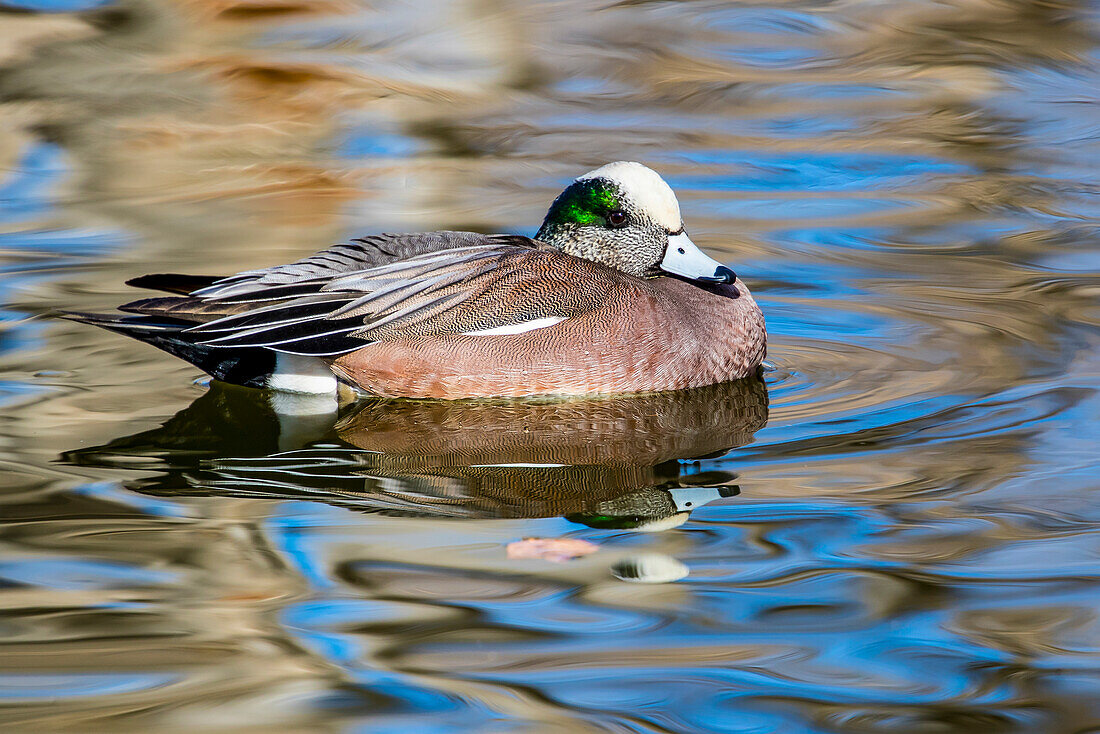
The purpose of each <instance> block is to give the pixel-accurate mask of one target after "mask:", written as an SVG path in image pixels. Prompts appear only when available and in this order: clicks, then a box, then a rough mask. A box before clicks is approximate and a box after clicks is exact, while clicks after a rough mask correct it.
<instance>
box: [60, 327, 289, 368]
mask: <svg viewBox="0 0 1100 734" xmlns="http://www.w3.org/2000/svg"><path fill="white" fill-rule="evenodd" d="M58 315H59V316H61V317H62V318H66V319H69V320H71V321H79V322H81V323H85V324H93V325H94V326H99V327H101V328H104V329H107V330H109V331H114V332H117V333H119V334H125V335H126V336H129V337H132V338H134V339H137V340H138V341H143V342H145V343H146V344H151V345H153V346H154V347H156V348H157V349H161V350H164V351H165V352H168V353H169V354H171V355H172V356H174V357H179V358H180V359H182V360H185V361H187V362H190V363H191V364H193V365H195V366H196V367H198V368H199V369H201V370H202V371H203V372H205V373H206V374H208V375H210V376H211V377H214V378H216V379H219V380H222V381H223V382H229V383H232V384H234V385H244V386H245V387H265V386H266V385H267V378H268V377H269V376H270V375H271V373H272V371H274V369H275V357H276V355H275V353H274V352H272V351H271V350H268V349H263V348H258V347H241V348H233V349H226V348H221V349H219V348H215V347H210V346H207V345H205V344H196V343H195V342H194V341H193V339H192V337H190V336H189V335H188V334H187V333H186V332H185V331H184V330H185V329H187V328H188V327H190V326H194V322H188V321H183V320H176V319H171V318H163V317H155V316H128V315H123V314H99V313H80V312H71V311H70V312H64V313H61V314H58Z"/></svg>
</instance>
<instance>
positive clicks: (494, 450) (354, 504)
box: [63, 379, 768, 530]
mask: <svg viewBox="0 0 1100 734" xmlns="http://www.w3.org/2000/svg"><path fill="white" fill-rule="evenodd" d="M310 400H311V399H309V398H302V399H295V398H290V397H288V396H286V395H269V394H264V393H261V392H258V391H254V390H247V389H241V388H235V387H232V386H227V385H221V384H215V385H214V386H212V387H211V389H210V390H209V391H208V392H206V393H205V394H204V395H202V396H201V397H199V398H198V399H197V400H195V402H194V403H193V404H192V405H191V406H189V407H188V408H186V409H185V410H183V411H181V412H180V413H178V414H177V415H175V416H174V417H172V418H171V419H170V420H169V421H167V422H166V423H165V424H164V425H163V426H161V427H159V428H157V429H154V430H152V431H147V432H144V433H140V434H136V435H134V436H128V437H125V438H120V439H116V440H114V441H112V442H110V443H108V444H106V445H104V446H99V447H95V448H88V449H81V450H77V451H72V452H69V453H67V454H65V455H64V457H63V458H64V459H65V460H67V461H69V462H74V463H80V464H85V465H88V464H92V465H99V466H113V467H121V466H130V467H134V468H142V469H150V468H153V469H160V470H162V473H161V474H160V475H159V476H156V477H154V478H151V479H142V480H139V481H136V482H133V483H131V485H130V486H131V488H132V489H135V490H138V491H142V492H146V493H153V494H158V495H176V496H180V495H206V494H219V495H231V496H235V497H246V496H254V497H268V498H287V499H289V498H298V499H301V498H310V499H317V500H321V501H325V502H329V503H332V504H336V505H341V506H346V507H351V508H354V509H359V510H364V511H374V512H384V513H388V514H406V515H420V516H450V517H466V518H536V517H551V516H557V515H561V516H564V517H566V518H568V519H569V520H572V521H574V522H578V523H583V524H586V525H590V526H593V527H613V528H633V529H637V530H661V529H665V528H669V527H675V526H676V525H679V524H681V523H683V522H684V521H685V520H686V519H687V517H688V514H689V513H690V512H691V511H692V510H693V509H695V508H696V507H699V506H701V505H704V504H707V503H708V502H711V501H713V500H715V499H718V498H720V497H730V496H733V495H736V494H737V493H738V488H737V486H736V485H735V484H734V480H735V475H734V474H732V473H730V472H726V471H704V472H699V471H698V466H697V465H694V464H688V465H686V466H685V464H684V463H683V462H684V460H689V461H690V460H694V459H704V458H707V457H713V456H718V455H721V454H723V453H725V452H726V451H728V450H730V449H731V448H735V447H737V446H741V445H742V444H745V443H747V442H749V441H750V440H751V439H752V436H753V434H754V433H755V432H756V431H757V430H759V429H760V428H761V427H762V426H763V425H764V424H765V423H766V422H767V415H768V403H767V391H766V389H765V387H764V384H763V382H761V381H760V380H757V379H750V380H742V381H739V382H736V383H727V384H723V385H712V386H710V387H706V388H700V389H697V390H690V391H681V392H675V393H660V394H653V395H645V396H632V397H619V398H607V399H601V400H593V399H584V400H579V399H578V400H553V401H551V400H545V401H513V402H483V401H461V402H434V401H433V402H428V401H407V400H371V401H367V402H360V403H357V404H355V405H352V406H349V407H347V408H346V409H344V410H342V411H338V412H337V411H335V410H333V411H332V412H329V411H328V410H327V408H326V406H324V405H317V404H315V403H311V402H310ZM327 407H331V408H335V405H331V406H327Z"/></svg>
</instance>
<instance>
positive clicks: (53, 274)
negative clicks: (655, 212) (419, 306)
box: [0, 0, 1100, 734]
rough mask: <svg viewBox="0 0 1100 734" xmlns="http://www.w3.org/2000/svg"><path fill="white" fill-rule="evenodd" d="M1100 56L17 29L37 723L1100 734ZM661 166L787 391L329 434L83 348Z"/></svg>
mask: <svg viewBox="0 0 1100 734" xmlns="http://www.w3.org/2000/svg"><path fill="white" fill-rule="evenodd" d="M1098 39H1100V12H1098V6H1097V5H1096V4H1095V3H1089V2H1084V1H1081V2H1078V1H1077V0H1054V1H1052V2H1039V1H1038V0H996V1H995V0H942V1H940V2H931V1H928V2H923V1H920V0H916V1H913V0H909V1H905V0H884V1H881V2H870V1H869V0H868V1H863V0H857V1H856V2H851V3H836V2H810V1H803V0H794V1H793V2H767V1H765V2H760V3H753V2H746V3H725V2H704V1H700V2H684V3H671V2H629V3H604V4H600V5H598V6H596V5H594V4H591V3H583V2H579V0H578V1H572V0H567V1H566V2H527V3H522V2H507V1H501V2H496V1H494V0H483V1H480V2H472V1H467V2H457V3H453V4H448V5H446V6H444V7H441V6H438V5H437V4H435V3H431V2H400V3H399V2H388V1H386V0H380V1H379V2H363V3H357V2H354V0H186V1H184V0H121V1H120V2H118V3H115V4H109V3H102V2H98V1H92V2H80V1H78V0H72V1H71V0H66V1H65V2H60V3H59V2H52V1H51V2H48V3H41V4H39V3H38V2H37V0H20V2H18V3H17V4H16V5H9V6H8V7H7V9H5V10H0V259H2V261H0V268H2V272H3V277H2V279H0V401H2V402H0V406H2V408H0V461H2V469H0V490H2V493H0V502H2V505H0V507H2V509H0V615H2V616H0V722H2V723H3V728H4V729H5V731H13V732H14V731H20V732H21V731H51V732H99V731H104V732H107V731H109V732H175V731H181V732H182V731H187V732H194V731H218V732H260V731H281V732H297V731H301V732H358V731H362V732H366V731H370V732H410V731H415V732H459V731H479V732H480V731H485V732H488V731H494V732H495V731H500V732H504V731H508V732H512V731H538V732H551V731H561V732H588V731H593V732H595V731H631V732H688V731H716V732H717V731H721V732H759V733H764V732H860V733H864V732H921V733H925V732H927V733H936V734H940V733H943V732H979V731H980V732H1065V733H1067V734H1069V733H1070V732H1076V733H1083V732H1093V731H1100V585H1098V582H1100V502H1098V500H1100V480H1098V478H1097V477H1098V476H1100V459H1098V456H1100V451H1098V450H1097V444H1098V440H1097V439H1098V436H1100V431H1098V429H1097V425H1098V423H1097V421H1098V418H1100V393H1098V388H1100V328H1098V327H1100V279H1098V277H1097V275H1098V273H1100V224H1098V221H1100V220H1098V218H1097V217H1098V215H1100V205H1098V202H1100V198H1098V197H1097V194H1098V187H1097V171H1098V170H1100V112H1098V104H1100V97H1098V90H1100V40H1098ZM618 159H633V160H640V161H643V162H645V163H647V164H649V165H651V166H653V167H655V168H657V169H658V170H659V171H660V172H661V173H662V174H663V175H665V176H666V178H667V180H668V181H669V182H670V183H671V184H672V186H673V187H674V188H675V189H676V190H677V192H678V193H679V195H680V201H681V204H682V207H683V210H684V215H685V220H686V221H687V224H688V227H689V228H690V230H691V232H692V236H693V238H694V239H695V241H696V242H697V243H699V244H700V245H701V246H703V247H704V248H706V249H707V250H708V251H709V252H710V253H711V254H712V255H714V256H715V257H716V258H717V259H719V260H722V261H723V262H726V263H729V264H730V265H731V266H732V267H733V268H734V269H735V270H736V271H737V272H738V274H739V275H740V276H741V277H742V278H743V279H744V280H745V281H746V283H748V285H749V287H750V288H751V289H752V290H753V293H754V295H755V296H756V298H757V300H758V301H759V302H760V303H761V305H762V307H763V309H764V312H765V314H766V316H767V320H768V327H769V332H770V342H769V362H770V363H771V366H772V367H773V369H771V370H770V371H768V372H767V373H766V375H765V379H764V382H765V383H766V384H761V383H759V382H750V383H746V384H739V385H726V386H716V387H713V388H708V389H705V390H699V391H694V392H689V393H684V394H680V395H655V396H641V397H636V398H628V399H618V400H599V401H559V402H554V401H535V402H530V403H518V404H516V403H514V404H493V403H466V404H453V405H442V404H432V403H409V402H404V403H402V402H391V403H386V402H382V401H364V402H362V403H360V404H357V405H350V406H345V408H344V409H343V410H342V411H341V413H340V414H339V415H334V416H323V415H322V416H316V415H315V416H312V417H310V416H308V415H302V414H300V415H298V416H297V417H295V416H293V415H289V416H288V413H293V412H294V411H293V410H289V411H288V410H286V409H285V408H286V406H280V405H278V404H273V402H272V400H273V399H272V397H271V396H268V395H264V394H262V393H257V392H254V391H249V390H244V389H234V388H227V387H224V386H219V385H214V386H209V387H207V386H206V385H205V384H204V383H203V382H202V381H201V380H198V379H197V378H199V377H200V375H199V374H198V373H197V372H196V370H194V369H193V368H191V367H190V366H188V365H186V364H183V363H181V362H178V361H175V360H173V359H171V358H170V357H168V356H166V355H163V354H161V353H159V352H157V351H156V350H154V349H152V348H149V347H147V346H144V345H142V344H139V343H137V342H133V341H130V340H127V339H124V338H122V337H119V336H116V335H113V334H110V333H107V332H103V331H100V330H96V329H93V328H90V327H87V326H84V325H80V324H74V323H68V322H59V321H57V320H55V319H52V318H49V316H48V314H49V312H51V311H52V310H55V309H59V308H67V309H74V310H96V309H104V308H109V307H111V306H113V305H114V304H116V303H119V302H121V301H123V300H127V299H129V298H131V297H133V292H132V291H130V290H129V289H127V288H126V287H125V286H124V285H122V284H123V282H124V281H125V280H126V279H127V278H129V277H133V276H136V275H139V274H143V273H149V272H173V271H183V272H198V273H210V274H227V273H232V272H236V271H238V270H242V269H246V268H252V267H260V266H266V265H270V264H276V263H281V262H285V261H288V260H290V259H294V258H297V257H300V256H302V255H305V254H308V253H310V252H313V251H315V250H317V249H320V248H322V247H324V246H327V245H328V244H330V243H333V242H338V241H341V240H344V239H346V238H348V237H352V236H355V235H357V234H364V233H368V232H377V231H416V230H428V229H437V228H451V229H474V230H479V231H515V232H521V233H524V234H532V233H533V232H534V231H535V229H536V228H537V226H538V224H539V222H540V221H541V217H542V214H543V213H544V211H545V208H546V206H547V205H548V204H549V202H550V201H551V199H552V198H553V196H554V195H555V194H556V193H557V191H558V190H560V189H561V188H562V186H563V185H564V184H565V183H566V182H567V181H568V180H569V179H570V178H572V177H573V176H576V175H578V174H580V173H582V172H584V171H586V170H589V169H591V168H594V167H596V166H597V165H600V164H602V163H604V162H607V161H609V160H618ZM299 412H300V411H299ZM529 537H539V538H556V539H570V540H583V541H588V542H589V543H592V544H594V545H595V546H596V550H595V552H593V553H590V554H588V555H585V556H583V557H580V558H577V559H574V560H571V561H567V562H552V561H549V560H540V559H522V558H517V557H514V556H515V554H511V556H510V554H509V552H508V547H509V544H512V543H514V542H516V541H519V540H522V539H524V538H529Z"/></svg>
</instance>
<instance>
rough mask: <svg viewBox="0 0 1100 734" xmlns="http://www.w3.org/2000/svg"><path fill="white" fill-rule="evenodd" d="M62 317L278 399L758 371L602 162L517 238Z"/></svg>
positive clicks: (174, 280)
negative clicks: (282, 395)
mask: <svg viewBox="0 0 1100 734" xmlns="http://www.w3.org/2000/svg"><path fill="white" fill-rule="evenodd" d="M127 284H128V285H131V286H135V287H139V288H145V289H150V290H155V291H159V292H161V293H163V294H167V295H158V296H154V297H148V298H143V299H140V300H136V301H132V302H130V303H126V304H123V305H121V306H119V307H118V310H117V312H116V313H106V314H104V313H86V312H66V313H64V314H62V315H63V316H64V317H65V318H68V319H72V320H76V321H80V322H84V323H89V324H93V325H95V326H99V327H103V328H105V329H108V330H111V331H114V332H118V333H121V334H125V335H127V336H130V337H133V338H136V339H138V340H140V341H143V342H145V343H148V344H150V345H152V346H154V347H157V348H159V349H162V350H164V351H166V352H168V353H169V354H172V355H174V356H176V357H179V358H182V359H184V360H186V361H188V362H190V363H191V364H193V365H194V366H196V367H198V368H199V369H201V370H203V371H204V372H206V373H207V374H209V375H210V376H211V377H213V378H214V379H216V380H220V381H223V382H227V383H231V384H236V385H243V386H246V387H254V388H262V389H268V390H273V391H282V392H286V393H305V394H319V395H325V394H334V393H336V392H337V391H338V390H339V389H340V387H341V386H346V387H350V388H352V389H353V390H355V391H356V392H357V393H359V394H366V395H373V396H379V397H384V398H414V399H446V400H455V399H468V398H526V397H535V396H588V395H616V394H633V393H647V392H663V391H669V390H684V389H689V388H696V387H702V386H706V385H712V384H718V383H722V382H727V381H731V380H737V379H740V378H744V377H748V376H750V375H753V374H755V373H758V371H759V369H760V365H761V364H762V363H763V360H764V358H765V356H766V351H767V332H766V325H765V321H764V316H763V314H762V312H761V310H760V307H759V306H758V305H757V303H756V301H755V300H754V299H753V297H752V295H751V293H750V292H749V289H748V288H747V287H746V286H745V284H744V283H743V282H742V281H741V280H740V278H738V277H737V275H736V274H735V273H734V271H733V270H732V269H730V268H729V267H728V266H726V265H724V264H722V263H720V262H718V261H716V260H714V259H713V258H711V257H710V256H708V255H707V254H705V253H704V252H703V251H702V250H701V249H700V248H699V247H698V246H696V245H695V244H694V243H693V242H692V241H691V239H690V238H689V237H688V234H687V232H686V230H685V227H684V222H683V219H682V217H681V214H680V205H679V202H678V200H677V198H676V195H675V193H674V192H673V190H672V188H671V187H670V186H669V185H668V184H667V183H666V182H665V181H664V179H663V178H661V176H660V175H659V174H658V173H657V172H656V171H654V170H652V169H651V168H649V167H647V166H644V165H642V164H641V163H636V162H631V161H619V162H615V163H609V164H607V165H604V166H601V167H599V168H596V169H595V170H593V171H590V172H588V173H586V174H584V175H582V176H580V177H578V178H576V179H574V180H573V182H572V183H570V184H569V185H568V186H567V187H566V188H565V190H564V191H562V192H561V194H560V195H558V197H557V198H556V199H554V201H553V203H552V204H551V205H550V208H549V210H548V211H547V213H546V216H545V218H544V220H543V222H542V226H541V227H540V228H539V230H538V232H537V233H536V234H535V236H534V237H533V238H530V237H525V236H521V235H516V234H480V233H475V232H458V231H437V232H417V233H404V234H377V235H369V236H365V237H362V238H359V239H354V240H351V241H349V242H346V243H341V244H337V245H333V246H332V247H329V248H328V249H325V250H322V251H320V252H318V253H316V254H314V255H310V256H308V257H305V258H303V259H300V260H297V261H295V262H291V263H288V264H284V265H276V266H273V267H267V268H263V269H257V270H248V271H245V272H241V273H237V274H235V275H229V276H225V277H222V276H206V275H185V274H178V273H159V274H153V275H146V276H142V277H139V278H135V279H133V280H130V281H127Z"/></svg>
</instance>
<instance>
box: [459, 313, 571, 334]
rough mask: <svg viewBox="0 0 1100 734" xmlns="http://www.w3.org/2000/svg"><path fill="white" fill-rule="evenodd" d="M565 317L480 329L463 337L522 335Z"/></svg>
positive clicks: (555, 322)
mask: <svg viewBox="0 0 1100 734" xmlns="http://www.w3.org/2000/svg"><path fill="white" fill-rule="evenodd" d="M565 318H566V317H565V316H544V317H543V318H541V319H534V320H532V321H521V322H520V323H518V324H509V325H508V326H496V327H494V328H492V329H481V330H480V331H464V332H462V335H463V336H504V335H506V334H523V333H525V332H528V331H534V330H535V329H545V328H546V327H547V326H553V325H554V324H560V323H561V322H562V321H565Z"/></svg>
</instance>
